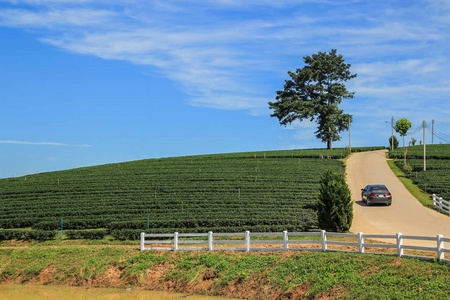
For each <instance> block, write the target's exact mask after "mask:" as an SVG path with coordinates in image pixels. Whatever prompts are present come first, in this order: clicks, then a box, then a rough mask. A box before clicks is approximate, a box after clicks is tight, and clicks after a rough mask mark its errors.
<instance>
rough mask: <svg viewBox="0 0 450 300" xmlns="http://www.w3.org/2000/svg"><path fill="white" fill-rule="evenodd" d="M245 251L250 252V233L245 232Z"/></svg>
mask: <svg viewBox="0 0 450 300" xmlns="http://www.w3.org/2000/svg"><path fill="white" fill-rule="evenodd" d="M245 251H246V252H249V251H250V231H248V230H247V231H246V232H245Z"/></svg>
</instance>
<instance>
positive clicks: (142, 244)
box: [141, 232, 145, 251]
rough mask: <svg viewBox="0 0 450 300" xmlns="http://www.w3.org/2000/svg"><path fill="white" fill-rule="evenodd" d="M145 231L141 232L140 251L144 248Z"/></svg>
mask: <svg viewBox="0 0 450 300" xmlns="http://www.w3.org/2000/svg"><path fill="white" fill-rule="evenodd" d="M144 248H145V233H144V232H141V251H144V250H145V249H144Z"/></svg>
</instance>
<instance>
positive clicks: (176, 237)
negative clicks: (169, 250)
mask: <svg viewBox="0 0 450 300" xmlns="http://www.w3.org/2000/svg"><path fill="white" fill-rule="evenodd" d="M177 250H178V232H174V233H173V251H177Z"/></svg>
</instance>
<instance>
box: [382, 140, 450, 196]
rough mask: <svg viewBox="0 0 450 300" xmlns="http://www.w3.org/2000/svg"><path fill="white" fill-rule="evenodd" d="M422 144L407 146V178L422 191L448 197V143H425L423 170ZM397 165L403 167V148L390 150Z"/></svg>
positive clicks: (449, 164)
mask: <svg viewBox="0 0 450 300" xmlns="http://www.w3.org/2000/svg"><path fill="white" fill-rule="evenodd" d="M423 154H424V153H423V146H410V147H408V153H407V156H406V158H407V161H406V163H407V164H408V165H409V166H411V172H409V173H408V174H407V176H408V177H409V178H411V180H412V181H413V182H414V183H415V184H416V185H417V186H418V187H419V188H421V189H422V190H423V191H425V192H427V193H429V194H436V195H438V196H440V197H443V198H444V199H446V200H449V199H450V144H443V145H426V164H427V170H426V171H424V170H423ZM389 155H390V157H391V158H394V159H396V161H395V163H396V165H397V166H398V167H400V168H402V167H403V164H404V163H403V149H402V147H399V148H397V149H396V150H394V151H391V152H390V154H389Z"/></svg>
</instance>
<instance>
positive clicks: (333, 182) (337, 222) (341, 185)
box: [317, 170, 353, 232]
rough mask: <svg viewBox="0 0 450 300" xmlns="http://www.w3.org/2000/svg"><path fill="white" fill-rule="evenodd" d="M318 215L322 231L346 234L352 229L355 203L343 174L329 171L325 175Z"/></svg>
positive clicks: (321, 185) (321, 186)
mask: <svg viewBox="0 0 450 300" xmlns="http://www.w3.org/2000/svg"><path fill="white" fill-rule="evenodd" d="M317 214H318V221H319V227H320V228H321V229H324V230H326V231H332V232H336V231H337V232H345V231H348V230H349V229H350V226H351V225H352V220H353V202H352V199H351V193H350V189H349V188H348V186H347V183H346V182H345V177H344V176H343V175H342V174H337V173H333V172H331V171H328V170H327V171H326V172H325V173H324V174H323V176H322V178H321V181H320V193H319V202H318V204H317Z"/></svg>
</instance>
